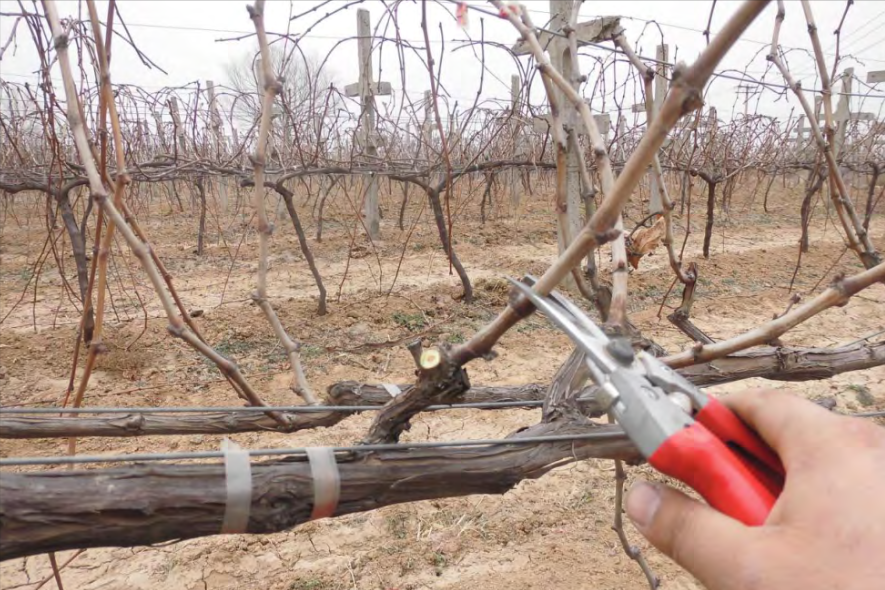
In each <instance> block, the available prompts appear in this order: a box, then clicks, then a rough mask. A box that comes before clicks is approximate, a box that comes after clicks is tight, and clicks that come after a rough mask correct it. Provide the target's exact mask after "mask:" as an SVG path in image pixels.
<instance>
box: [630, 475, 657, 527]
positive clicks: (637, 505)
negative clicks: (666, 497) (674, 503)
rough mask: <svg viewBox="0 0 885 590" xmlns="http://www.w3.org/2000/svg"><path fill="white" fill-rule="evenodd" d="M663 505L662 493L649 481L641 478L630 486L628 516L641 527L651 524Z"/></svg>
mask: <svg viewBox="0 0 885 590" xmlns="http://www.w3.org/2000/svg"><path fill="white" fill-rule="evenodd" d="M660 505H661V493H660V491H658V488H656V487H655V486H653V485H651V484H650V483H648V482H647V481H643V480H639V481H636V482H634V484H633V485H632V486H630V491H629V492H628V494H627V502H626V506H625V508H626V511H627V516H629V517H630V520H632V521H633V524H635V525H636V526H637V527H639V528H640V529H643V528H646V527H647V526H649V525H650V524H651V523H652V521H653V520H654V518H655V513H656V512H657V511H658V507H659V506H660Z"/></svg>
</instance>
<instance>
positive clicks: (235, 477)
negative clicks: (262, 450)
mask: <svg viewBox="0 0 885 590" xmlns="http://www.w3.org/2000/svg"><path fill="white" fill-rule="evenodd" d="M221 452H222V453H224V480H225V486H226V487H227V503H226V504H225V506H224V521H223V522H222V524H221V532H222V534H230V535H236V534H239V533H245V532H246V529H247V528H248V526H249V513H250V512H251V510H252V463H251V462H250V461H249V452H248V451H247V450H246V449H243V448H241V447H240V445H238V444H237V443H235V442H233V441H232V440H230V439H227V438H225V439H224V440H222V441H221Z"/></svg>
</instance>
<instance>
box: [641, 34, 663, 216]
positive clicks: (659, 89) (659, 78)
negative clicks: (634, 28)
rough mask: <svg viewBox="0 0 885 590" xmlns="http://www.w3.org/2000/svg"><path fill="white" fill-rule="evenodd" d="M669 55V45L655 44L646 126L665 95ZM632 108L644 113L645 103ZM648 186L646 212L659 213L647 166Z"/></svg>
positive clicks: (655, 184)
mask: <svg viewBox="0 0 885 590" xmlns="http://www.w3.org/2000/svg"><path fill="white" fill-rule="evenodd" d="M669 56H670V46H669V45H658V46H657V49H656V51H655V59H656V60H657V64H656V65H655V88H654V97H653V98H652V100H653V102H654V113H653V114H652V115H650V116H647V117H646V119H647V120H646V123H645V124H646V126H648V125H650V124H651V121H652V118H653V117H654V115H655V114H656V113H657V112H658V111H660V110H661V106H662V105H663V104H664V99H665V98H666V96H667V88H668V86H669V81H668V78H669V75H670V66H669V61H670V60H669ZM632 110H633V112H634V113H637V114H638V113H645V112H646V108H645V104H644V103H641V104H634V105H633V108H632ZM648 186H649V193H650V194H649V198H648V213H649V215H651V214H652V213H661V212H662V211H663V210H664V206H663V204H662V202H661V191H660V189H659V187H658V181H657V178H655V175H654V174H652V173H651V167H649V174H648Z"/></svg>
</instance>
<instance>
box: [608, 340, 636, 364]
mask: <svg viewBox="0 0 885 590" xmlns="http://www.w3.org/2000/svg"><path fill="white" fill-rule="evenodd" d="M605 349H606V351H608V353H609V354H610V355H611V357H612V358H613V359H615V361H617V362H618V363H620V364H622V365H624V366H625V367H628V366H630V365H632V364H633V359H634V358H635V356H634V355H633V346H632V345H631V344H630V341H629V340H627V339H626V338H613V339H612V340H611V341H610V342H609V343H608V344H607V345H606V347H605Z"/></svg>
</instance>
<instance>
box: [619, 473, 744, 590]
mask: <svg viewBox="0 0 885 590" xmlns="http://www.w3.org/2000/svg"><path fill="white" fill-rule="evenodd" d="M625 508H626V512H627V516H628V517H630V520H632V521H633V524H634V525H636V528H637V529H639V531H640V532H641V533H642V534H643V535H644V536H645V537H646V538H647V539H648V540H649V541H650V542H651V544H652V545H654V546H655V547H657V548H658V549H659V550H660V551H661V552H663V553H664V554H666V555H668V556H670V557H671V558H672V559H673V561H675V562H676V563H678V564H679V565H681V566H682V567H684V568H685V569H686V570H688V571H689V572H691V573H692V574H693V575H694V576H695V577H696V578H698V580H700V581H701V582H702V583H703V584H704V585H706V586H707V587H716V588H739V587H740V585H741V579H740V576H741V575H742V568H741V567H740V564H739V563H738V559H739V558H740V556H741V555H743V554H746V552H747V551H746V549H747V548H748V547H749V546H750V545H751V544H752V543H753V540H752V539H751V537H752V532H751V529H749V528H747V527H745V526H744V525H743V524H741V523H739V522H738V521H736V520H733V519H731V518H729V517H728V516H725V515H724V514H722V513H720V512H717V511H716V510H714V509H713V508H711V507H709V506H707V505H706V504H702V503H700V502H698V501H696V500H693V499H691V498H689V497H688V496H686V495H685V494H683V493H682V492H679V491H676V490H674V489H673V488H670V487H669V486H665V485H662V484H651V483H648V482H644V481H637V482H636V483H634V484H633V486H632V487H631V488H630V493H629V494H628V495H627V501H626V506H625ZM723 583H724V584H725V585H723Z"/></svg>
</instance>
